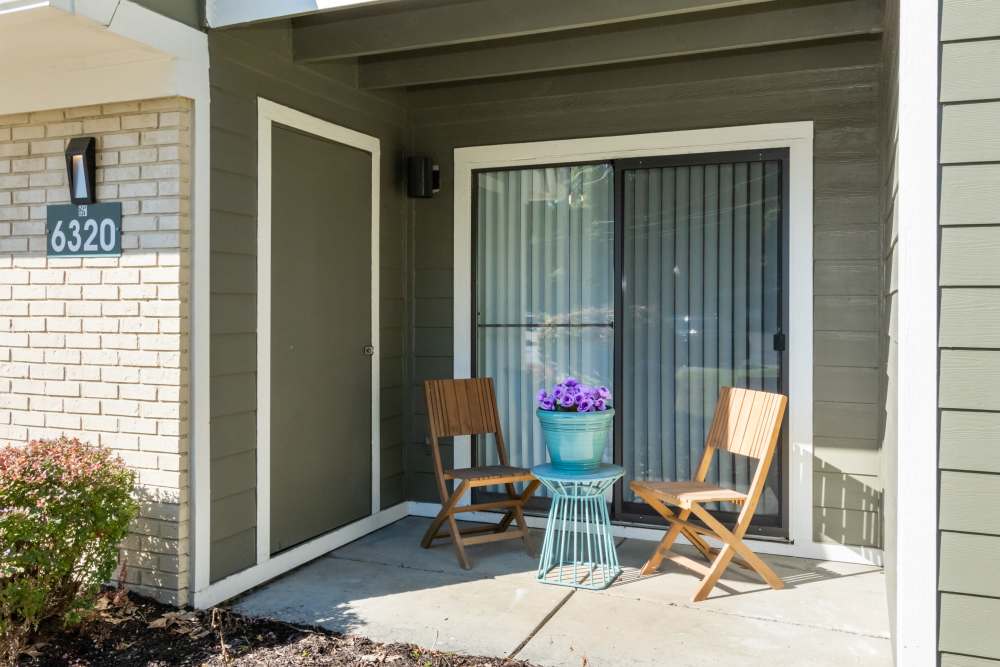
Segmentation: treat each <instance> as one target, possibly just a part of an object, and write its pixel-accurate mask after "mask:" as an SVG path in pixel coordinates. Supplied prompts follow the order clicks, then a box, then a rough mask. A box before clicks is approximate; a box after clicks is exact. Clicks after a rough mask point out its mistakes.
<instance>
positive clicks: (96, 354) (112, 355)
mask: <svg viewBox="0 0 1000 667" xmlns="http://www.w3.org/2000/svg"><path fill="white" fill-rule="evenodd" d="M97 338H98V341H100V337H99V336H98V337H97ZM80 361H81V363H84V364H97V365H99V366H115V365H117V364H118V351H117V350H99V349H98V350H81V351H80Z"/></svg>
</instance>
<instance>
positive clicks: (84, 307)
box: [66, 301, 101, 317]
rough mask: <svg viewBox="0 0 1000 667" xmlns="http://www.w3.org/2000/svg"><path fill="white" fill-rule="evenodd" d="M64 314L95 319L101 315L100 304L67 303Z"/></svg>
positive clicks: (85, 302)
mask: <svg viewBox="0 0 1000 667" xmlns="http://www.w3.org/2000/svg"><path fill="white" fill-rule="evenodd" d="M66 314H67V315H71V316H73V317H97V316H98V315H100V314H101V304H100V303H95V302H93V301H81V302H79V303H67V304H66Z"/></svg>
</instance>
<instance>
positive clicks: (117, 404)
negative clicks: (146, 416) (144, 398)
mask: <svg viewBox="0 0 1000 667" xmlns="http://www.w3.org/2000/svg"><path fill="white" fill-rule="evenodd" d="M101 413H102V414H105V415H118V416H120V417H138V416H139V402H138V401H123V400H104V401H101Z"/></svg>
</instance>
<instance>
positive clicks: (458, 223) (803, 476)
mask: <svg viewBox="0 0 1000 667" xmlns="http://www.w3.org/2000/svg"><path fill="white" fill-rule="evenodd" d="M762 148H788V149H789V166H790V173H789V188H790V191H791V192H790V193H789V275H790V276H795V279H794V280H789V285H788V291H789V294H788V304H789V330H788V341H789V344H788V365H789V395H790V397H791V400H790V402H789V409H788V426H789V428H788V432H789V443H790V447H789V453H788V459H789V461H788V475H789V525H788V536H789V540H790V542H791V544H790V545H787V546H788V553H789V554H790V555H800V554H801V555H803V556H805V557H813V556H807V555H806V554H813V553H816V552H817V549H818V548H819V547H818V546H817V544H816V543H814V542H813V535H812V524H813V498H812V486H813V218H812V214H813V205H812V201H813V123H812V121H800V122H794V123H771V124H766V125H744V126H737V127H722V128H714V129H706V130H686V131H680V132H656V133H652V134H629V135H621V136H613V137H594V138H584V139H566V140H559V141H538V142H530V143H520V144H499V145H494V146H473V147H469V148H457V149H455V209H454V223H455V229H454V242H455V245H454V251H453V252H454V257H455V264H454V267H455V268H454V294H455V300H454V322H455V327H454V330H453V331H454V333H453V336H454V338H453V342H454V350H455V359H454V375H455V377H457V378H464V377H469V376H470V374H471V372H472V359H471V350H472V331H471V327H469V326H467V325H464V323H468V322H471V321H472V303H471V296H472V295H471V294H470V292H469V285H471V284H472V255H471V253H472V199H471V197H472V171H473V170H474V169H485V168H495V167H513V166H522V165H523V166H528V165H533V164H551V163H558V162H584V161H596V160H611V159H621V158H629V157H643V156H654V155H681V154H688V153H706V152H718V151H734V150H748V149H762ZM454 465H455V467H456V468H461V467H467V466H469V465H471V447H470V445H469V439H468V438H467V437H463V438H455V447H454ZM467 502H468V500H467V499H464V500H463V503H467ZM826 546H827V545H822V549H821V550H825V549H826Z"/></svg>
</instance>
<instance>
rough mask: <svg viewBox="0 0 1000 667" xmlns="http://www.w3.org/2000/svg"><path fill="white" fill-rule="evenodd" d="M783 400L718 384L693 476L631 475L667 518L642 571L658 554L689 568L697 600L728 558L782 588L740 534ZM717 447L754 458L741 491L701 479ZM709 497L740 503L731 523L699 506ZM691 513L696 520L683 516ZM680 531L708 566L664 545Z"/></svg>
mask: <svg viewBox="0 0 1000 667" xmlns="http://www.w3.org/2000/svg"><path fill="white" fill-rule="evenodd" d="M787 404H788V398H787V397H786V396H784V395H782V394H772V393H769V392H765V391H754V390H752V389H737V388H735V387H723V389H722V391H721V392H720V393H719V402H718V404H717V405H716V408H715V417H714V418H713V420H712V426H711V428H710V429H709V431H708V437H707V438H706V442H705V454H704V456H702V458H701V464H700V465H699V466H698V471H697V472H696V473H695V476H694V479H693V480H692V481H689V482H647V481H639V480H635V481H632V482H631V483H630V484H629V486H630V487H631V488H632V490H633V491H634V492H635V493H636V494H637V495H638V496H639V497H640V498H642V499H643V500H645V501H646V502H647V503H649V506H650V507H652V508H653V509H654V510H656V511H657V512H658V513H659V514H660V515H661V516H663V518H664V519H666V520H667V521H668V522H669V523H670V524H671V525H670V529H669V530H668V531H667V534H666V535H664V536H663V539H662V540H661V541H660V544H659V545H658V546H657V547H656V551H654V552H653V555H652V556H650V558H649V560H648V561H646V564H645V565H644V566H643V568H642V574H644V575H646V574H652V573H653V572H655V571H656V570H657V568H659V567H660V563H662V562H663V559H664V558H666V559H668V560H671V561H673V562H675V563H677V564H678V565H681V566H683V567H686V568H688V569H690V570H694V571H695V572H697V573H699V574H701V575H703V579H702V580H701V586H700V587H699V588H698V590H697V591H696V592H695V594H694V596H693V597H692V601H694V602H700V601H702V600H704V599H705V598H707V597H708V594H709V593H711V592H712V589H713V588H715V584H716V583H717V582H718V581H719V577H721V576H722V573H723V572H725V570H726V568H727V567H728V566H729V565H730V563H731V562H733V561H735V562H736V564H737V565H740V566H741V567H745V568H748V569H752V570H754V571H755V572H757V574H759V575H760V576H761V577H762V578H763V579H764V581H765V582H767V583H768V584H770V586H771V587H772V588H774V589H779V588H784V586H785V584H784V582H783V581H782V580H781V579H780V578H778V575H776V574H775V573H774V571H773V570H771V568H770V567H768V566H767V563H765V562H764V561H763V560H761V559H760V557H759V556H757V554H755V553H754V552H753V551H751V550H750V548H749V547H747V545H746V544H744V543H743V535H744V534H745V533H746V531H747V528H748V527H749V526H750V520H751V519H752V518H753V513H754V511H756V509H757V502H758V501H759V500H760V494H761V492H763V490H764V484H765V483H766V482H767V471H768V469H769V468H770V467H771V460H772V459H773V458H774V451H775V449H776V448H777V444H778V437H779V435H780V434H781V421H782V419H783V417H784V414H785V406H786V405H787ZM717 449H718V450H722V451H726V452H730V453H732V454H739V455H742V456H747V457H749V458H754V459H757V469H756V470H755V471H754V474H753V479H752V480H751V481H750V488H749V489H747V492H746V493H740V492H739V491H735V490H733V489H726V488H723V487H721V486H716V485H715V484H710V483H708V482H706V481H705V477H706V475H708V469H709V468H710V467H711V465H712V457H713V455H714V454H715V450H717ZM714 502H730V503H736V504H737V505H741V509H740V513H739V516H738V518H737V519H736V525H735V526H734V527H733V528H732V530H730V529H729V528H727V527H726V526H724V525H723V524H722V523H721V522H720V521H719V520H718V519H716V518H715V517H714V516H712V514H711V513H709V512H708V511H707V510H706V509H705V508H704V507H702V506H701V505H702V503H714ZM668 504H669V505H673V506H675V507H678V508H680V510H679V511H678V512H677V513H676V514H675V513H674V511H672V510H670V509H668V508H667V505H668ZM692 514H694V517H695V518H697V519H698V520H700V522H701V523H695V522H693V521H689V520H688V519H689V517H690V516H691V515H692ZM682 533H683V534H684V537H686V538H687V539H688V540H689V541H690V542H691V544H693V545H694V546H695V548H696V549H698V551H700V552H701V553H702V555H703V556H705V558H706V559H708V561H709V566H707V567H706V566H705V565H702V564H701V563H699V562H697V561H695V560H692V559H690V558H686V557H684V556H681V555H680V554H676V553H674V552H671V551H670V547H671V546H673V543H674V540H676V539H677V536H678V535H680V534H682ZM701 535H711V536H713V537H715V538H718V539H719V540H720V541H721V542H722V544H723V546H722V549H721V550H717V549H713V548H712V547H711V546H709V544H708V543H707V542H706V541H705V540H704V539H703V538H702V537H701Z"/></svg>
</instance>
